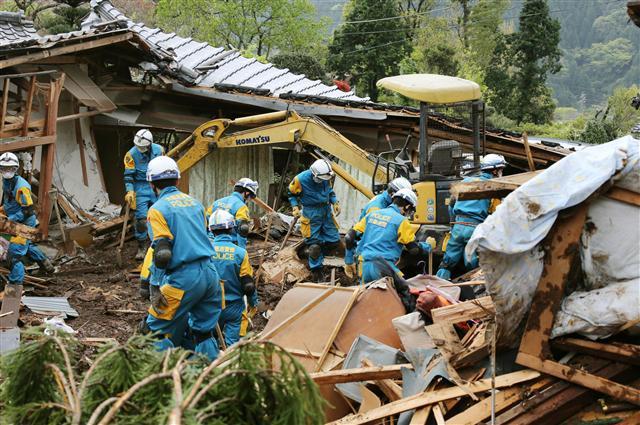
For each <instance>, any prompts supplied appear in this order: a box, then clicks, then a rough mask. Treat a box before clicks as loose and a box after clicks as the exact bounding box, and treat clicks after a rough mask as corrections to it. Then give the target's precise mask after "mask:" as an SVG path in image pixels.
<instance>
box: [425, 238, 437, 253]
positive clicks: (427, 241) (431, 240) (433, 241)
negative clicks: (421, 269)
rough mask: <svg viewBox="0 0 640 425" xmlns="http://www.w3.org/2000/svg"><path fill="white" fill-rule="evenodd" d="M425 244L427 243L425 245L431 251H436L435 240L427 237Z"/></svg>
mask: <svg viewBox="0 0 640 425" xmlns="http://www.w3.org/2000/svg"><path fill="white" fill-rule="evenodd" d="M425 242H426V243H427V245H429V246H431V251H433V250H434V249H436V244H437V242H436V240H435V238H433V237H431V236H429V237H428V238H427V240H426V241H425Z"/></svg>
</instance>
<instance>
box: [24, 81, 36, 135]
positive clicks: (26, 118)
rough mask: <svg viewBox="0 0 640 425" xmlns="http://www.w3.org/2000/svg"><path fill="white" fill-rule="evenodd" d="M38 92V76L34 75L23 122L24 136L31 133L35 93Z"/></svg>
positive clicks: (30, 83)
mask: <svg viewBox="0 0 640 425" xmlns="http://www.w3.org/2000/svg"><path fill="white" fill-rule="evenodd" d="M35 93H36V76H35V75H32V76H31V79H30V80H29V92H28V93H27V99H26V100H25V111H24V116H23V120H24V121H23V122H22V136H26V135H27V134H28V133H29V120H30V119H31V107H32V106H33V95H34V94H35Z"/></svg>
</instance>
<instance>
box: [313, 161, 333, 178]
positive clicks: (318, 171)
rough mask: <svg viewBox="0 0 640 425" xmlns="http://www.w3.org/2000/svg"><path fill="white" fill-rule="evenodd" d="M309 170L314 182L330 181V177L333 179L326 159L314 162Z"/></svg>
mask: <svg viewBox="0 0 640 425" xmlns="http://www.w3.org/2000/svg"><path fill="white" fill-rule="evenodd" d="M309 169H310V170H311V174H313V179H314V180H315V181H320V180H325V181H326V180H331V177H333V170H332V169H331V164H330V163H329V161H327V160H326V159H317V160H315V161H314V163H313V164H311V167H310V168H309Z"/></svg>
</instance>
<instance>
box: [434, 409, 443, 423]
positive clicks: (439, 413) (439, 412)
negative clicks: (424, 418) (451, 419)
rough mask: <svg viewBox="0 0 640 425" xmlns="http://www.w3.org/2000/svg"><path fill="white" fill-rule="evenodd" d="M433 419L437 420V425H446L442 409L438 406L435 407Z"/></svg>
mask: <svg viewBox="0 0 640 425" xmlns="http://www.w3.org/2000/svg"><path fill="white" fill-rule="evenodd" d="M433 417H434V419H435V420H436V424H437V425H445V422H444V414H443V413H442V408H441V407H440V405H438V404H436V405H434V406H433Z"/></svg>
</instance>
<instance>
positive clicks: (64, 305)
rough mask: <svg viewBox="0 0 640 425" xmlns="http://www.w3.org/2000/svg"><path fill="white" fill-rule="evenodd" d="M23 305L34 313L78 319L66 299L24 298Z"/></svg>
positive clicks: (76, 313)
mask: <svg viewBox="0 0 640 425" xmlns="http://www.w3.org/2000/svg"><path fill="white" fill-rule="evenodd" d="M22 304H24V305H25V306H27V308H28V309H29V310H31V311H33V312H34V313H45V314H46V313H62V314H63V315H65V317H67V316H70V317H78V316H79V314H78V312H77V311H76V310H75V309H74V308H73V307H71V305H70V304H69V300H68V299H66V298H65V297H22Z"/></svg>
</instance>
